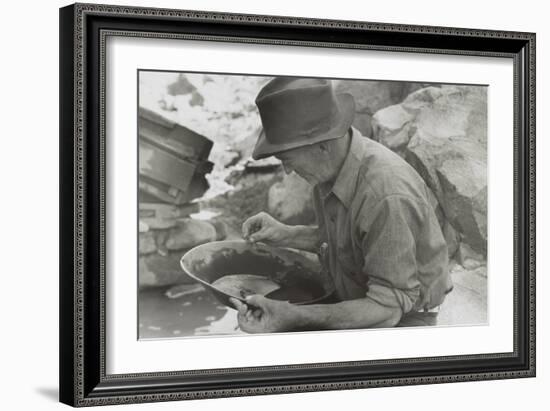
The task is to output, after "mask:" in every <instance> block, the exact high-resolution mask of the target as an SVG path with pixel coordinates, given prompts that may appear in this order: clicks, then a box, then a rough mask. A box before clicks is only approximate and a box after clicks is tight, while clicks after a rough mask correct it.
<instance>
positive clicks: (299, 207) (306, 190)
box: [267, 173, 315, 224]
mask: <svg viewBox="0 0 550 411" xmlns="http://www.w3.org/2000/svg"><path fill="white" fill-rule="evenodd" d="M312 190H313V188H312V187H311V186H310V185H309V183H308V182H307V181H306V180H304V179H303V178H301V177H300V176H299V175H298V174H296V173H291V174H287V175H285V176H284V177H283V179H282V180H281V181H280V182H277V183H275V184H273V185H272V186H271V187H270V189H269V192H268V197H267V207H268V210H269V213H270V214H271V215H272V216H273V217H275V218H276V219H277V220H279V221H282V222H283V223H286V224H311V223H313V222H314V221H315V213H314V210H313V204H312V197H311V196H312Z"/></svg>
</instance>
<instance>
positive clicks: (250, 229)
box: [242, 211, 291, 247]
mask: <svg viewBox="0 0 550 411" xmlns="http://www.w3.org/2000/svg"><path fill="white" fill-rule="evenodd" d="M242 230H243V238H244V239H246V240H248V241H250V242H253V243H255V242H257V241H261V242H263V243H266V244H271V245H275V246H279V247H281V246H285V245H287V242H288V241H289V240H290V238H289V237H290V236H291V234H290V231H291V227H290V226H287V225H286V224H283V223H281V222H280V221H277V220H276V219H274V218H273V217H271V216H270V215H269V214H267V213H265V212H263V211H262V212H261V213H258V214H256V215H254V216H252V217H250V218H248V219H247V220H246V221H245V222H244V223H243V226H242Z"/></svg>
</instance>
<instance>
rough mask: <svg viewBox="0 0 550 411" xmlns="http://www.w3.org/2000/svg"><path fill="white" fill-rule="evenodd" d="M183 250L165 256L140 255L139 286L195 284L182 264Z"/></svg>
mask: <svg viewBox="0 0 550 411" xmlns="http://www.w3.org/2000/svg"><path fill="white" fill-rule="evenodd" d="M181 257H182V253H181V252H174V253H170V254H168V255H167V256H165V257H163V256H160V255H159V254H149V255H145V256H140V257H139V276H138V277H139V287H140V288H145V287H162V286H167V285H176V284H194V283H195V281H194V280H193V279H192V278H191V277H189V276H188V275H187V274H185V273H184V272H183V270H182V269H181V266H180V259H181Z"/></svg>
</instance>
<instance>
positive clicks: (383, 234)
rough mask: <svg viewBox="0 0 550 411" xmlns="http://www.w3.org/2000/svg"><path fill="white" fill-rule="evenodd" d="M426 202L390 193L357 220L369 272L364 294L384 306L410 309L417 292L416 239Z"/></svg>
mask: <svg viewBox="0 0 550 411" xmlns="http://www.w3.org/2000/svg"><path fill="white" fill-rule="evenodd" d="M424 208H425V205H424V204H422V203H420V202H418V200H416V199H413V198H410V197H407V196H403V195H390V196H387V197H385V198H383V199H382V200H380V201H379V203H378V204H376V205H375V206H374V207H373V208H371V209H370V210H369V211H368V212H366V213H364V214H362V215H363V216H364V217H363V218H362V219H361V221H360V229H361V238H362V240H361V246H362V250H363V255H364V266H363V270H364V272H365V273H367V275H368V279H369V280H368V291H367V297H368V298H371V299H372V300H374V301H376V302H377V303H378V304H380V305H383V306H387V307H395V308H397V307H400V308H401V310H402V312H403V314H405V313H407V312H409V311H411V310H412V309H413V308H414V307H415V304H416V302H417V300H418V298H419V296H420V281H419V279H418V275H417V256H416V252H417V250H416V240H417V239H418V238H419V236H420V234H421V224H422V221H423V215H424V213H425V209H424Z"/></svg>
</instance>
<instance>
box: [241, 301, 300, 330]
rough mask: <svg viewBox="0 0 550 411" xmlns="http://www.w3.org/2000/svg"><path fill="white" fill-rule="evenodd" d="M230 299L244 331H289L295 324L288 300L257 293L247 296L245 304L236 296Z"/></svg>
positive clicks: (291, 306)
mask: <svg viewBox="0 0 550 411" xmlns="http://www.w3.org/2000/svg"><path fill="white" fill-rule="evenodd" d="M230 300H231V304H233V306H234V307H235V308H236V309H237V311H238V312H239V315H238V320H239V327H240V328H241V330H243V331H244V332H247V333H272V332H282V331H290V330H292V329H293V328H294V326H295V319H296V317H295V314H294V308H295V307H294V306H293V305H292V304H290V303H288V302H283V301H276V300H271V299H269V298H265V297H263V296H261V295H257V294H255V295H249V296H247V297H246V304H243V303H242V302H241V301H239V300H237V299H236V298H231V299H230Z"/></svg>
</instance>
